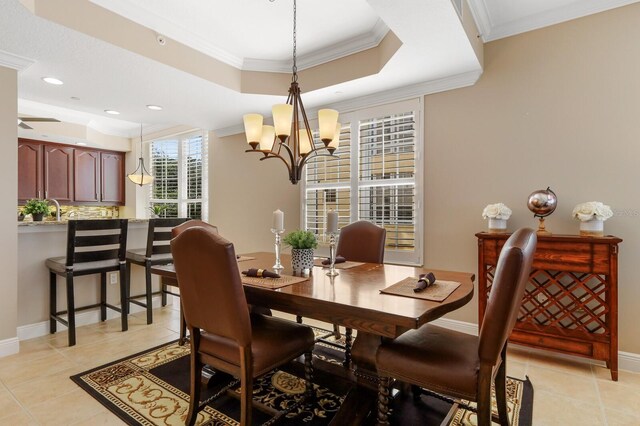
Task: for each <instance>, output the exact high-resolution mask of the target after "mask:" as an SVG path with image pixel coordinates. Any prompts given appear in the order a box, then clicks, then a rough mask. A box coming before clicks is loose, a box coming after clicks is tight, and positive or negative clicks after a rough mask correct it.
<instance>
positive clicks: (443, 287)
mask: <svg viewBox="0 0 640 426" xmlns="http://www.w3.org/2000/svg"><path fill="white" fill-rule="evenodd" d="M417 282H418V277H407V278H405V279H404V280H402V281H399V282H397V283H395V284H393V285H391V286H389V287H387V288H383V289H382V290H380V293H385V294H393V295H395V296H404V297H413V298H414V299H425V300H432V301H434V302H442V301H443V300H445V299H446V298H447V297H449V295H451V293H453V292H454V291H455V289H457V288H458V287H460V283H459V282H456V281H442V280H436V282H435V283H433V284H432V285H430V286H429V287H427V288H426V289H424V290H422V291H421V292H418V293H416V292H414V291H413V289H414V288H415V286H416V283H417Z"/></svg>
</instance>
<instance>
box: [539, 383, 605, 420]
mask: <svg viewBox="0 0 640 426" xmlns="http://www.w3.org/2000/svg"><path fill="white" fill-rule="evenodd" d="M533 383H534V384H533V386H534V388H535V393H534V401H533V424H534V425H535V426H559V425H567V426H569V425H576V426H578V425H579V426H591V425H593V426H602V425H604V424H605V423H604V419H603V417H602V411H601V409H600V405H599V404H591V403H587V402H582V401H579V400H576V399H572V398H567V397H564V396H562V395H558V394H556V393H551V392H547V391H544V390H539V388H538V387H536V383H535V382H533Z"/></svg>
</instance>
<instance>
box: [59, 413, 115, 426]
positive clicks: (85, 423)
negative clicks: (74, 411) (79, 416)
mask: <svg viewBox="0 0 640 426" xmlns="http://www.w3.org/2000/svg"><path fill="white" fill-rule="evenodd" d="M72 425H73V426H121V425H126V423H125V422H123V421H122V420H120V419H119V418H118V417H117V416H116V415H115V414H113V413H111V412H109V411H105V412H102V413H98V414H96V415H95V416H92V417H89V418H88V419H85V420H80V421H79V422H77V423H72Z"/></svg>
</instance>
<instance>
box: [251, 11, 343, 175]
mask: <svg viewBox="0 0 640 426" xmlns="http://www.w3.org/2000/svg"><path fill="white" fill-rule="evenodd" d="M272 115H273V126H269V125H264V123H263V122H264V118H263V117H262V115H260V114H246V115H245V116H244V117H243V119H244V130H245V135H246V137H247V143H248V144H249V145H251V149H248V150H246V151H245V152H258V153H262V154H264V157H262V158H261V159H260V160H261V161H262V160H267V159H269V158H279V159H280V160H282V161H283V162H284V164H285V165H286V166H287V169H288V171H289V180H290V181H291V183H292V184H294V185H295V184H296V183H298V181H299V180H300V178H301V177H302V168H303V167H304V165H305V164H306V163H307V161H309V159H311V158H314V157H317V156H332V155H333V154H334V152H335V150H336V149H337V148H338V145H339V143H340V129H341V125H340V123H338V111H336V110H333V109H321V110H319V111H318V127H319V133H320V140H322V143H323V144H324V145H318V146H316V145H315V144H314V142H313V135H312V134H311V127H310V126H309V120H308V119H307V113H306V111H305V110H304V105H303V104H302V98H301V95H300V86H298V69H297V66H296V0H293V68H292V76H291V86H290V87H289V96H288V97H287V102H286V103H285V104H277V105H274V106H273V108H272ZM301 125H302V127H300V126H301Z"/></svg>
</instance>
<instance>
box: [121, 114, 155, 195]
mask: <svg viewBox="0 0 640 426" xmlns="http://www.w3.org/2000/svg"><path fill="white" fill-rule="evenodd" d="M127 177H128V178H129V180H130V181H131V182H133V183H135V184H136V185H140V186H142V185H148V184H150V183H151V182H153V176H151V173H149V171H147V168H146V167H145V166H144V158H143V157H142V124H141V125H140V158H138V167H136V170H135V171H134V172H133V173H129V174H128V175H127Z"/></svg>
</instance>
